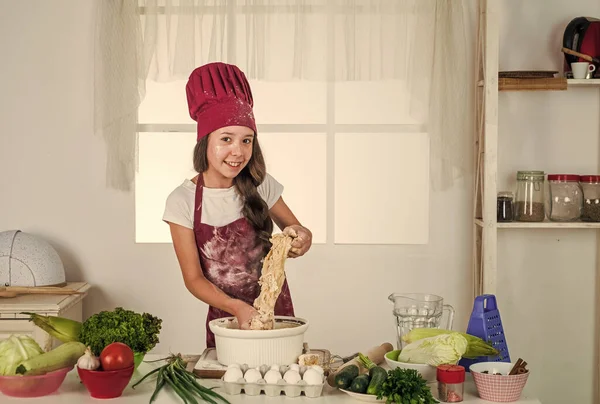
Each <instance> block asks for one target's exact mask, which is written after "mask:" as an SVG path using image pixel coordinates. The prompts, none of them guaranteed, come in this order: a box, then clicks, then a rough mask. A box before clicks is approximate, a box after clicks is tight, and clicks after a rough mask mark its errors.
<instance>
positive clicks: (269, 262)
mask: <svg viewBox="0 0 600 404" xmlns="http://www.w3.org/2000/svg"><path fill="white" fill-rule="evenodd" d="M292 240H293V238H292V237H290V236H288V235H286V234H283V233H279V234H276V235H274V236H273V237H272V238H271V243H272V246H271V250H270V251H269V253H268V254H267V256H266V257H265V260H264V262H263V267H262V273H261V275H260V279H259V280H258V284H259V285H260V295H258V297H257V298H256V299H255V300H254V308H255V309H256V310H257V311H258V315H256V316H254V317H253V318H252V321H251V322H250V329H251V330H272V329H273V325H274V322H275V302H277V298H278V297H279V294H280V293H281V287H282V286H283V281H284V280H285V268H284V266H285V260H286V258H287V256H288V252H289V251H290V248H292Z"/></svg>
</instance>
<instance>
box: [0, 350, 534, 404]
mask: <svg viewBox="0 0 600 404" xmlns="http://www.w3.org/2000/svg"><path fill="white" fill-rule="evenodd" d="M164 356H165V355H156V354H153V355H147V356H146V358H145V360H147V361H152V360H155V359H160V358H163V357H164ZM162 364H164V362H155V363H142V364H141V365H140V367H139V368H138V369H137V371H136V372H135V373H134V374H133V377H132V380H131V382H130V386H131V384H133V383H135V382H136V381H137V380H139V379H140V378H142V377H143V376H144V375H145V374H146V373H147V372H148V371H150V370H152V369H154V368H156V367H158V366H160V365H162ZM190 365H191V366H192V368H193V364H190ZM200 382H201V384H202V385H203V386H206V387H213V386H219V385H220V384H221V382H220V381H219V380H208V379H206V380H200ZM155 384H156V383H155V379H154V378H153V376H150V377H149V378H148V379H146V381H144V382H143V383H142V384H140V385H138V386H137V387H136V388H135V389H132V388H131V387H130V386H128V387H127V388H126V389H125V391H124V392H123V395H122V396H121V397H119V398H116V399H112V400H108V401H107V400H98V399H94V398H92V397H90V395H89V393H88V392H87V390H86V388H85V386H83V384H81V382H80V381H79V376H78V374H77V370H76V369H73V370H72V371H71V372H69V374H68V375H67V378H66V379H65V381H64V383H63V384H62V386H61V387H60V388H59V389H58V391H56V392H55V393H54V394H51V395H49V396H45V397H39V398H35V399H31V400H27V399H22V398H16V397H8V396H4V395H2V399H1V400H0V401H1V402H2V404H4V403H23V402H33V401H35V403H36V404H59V403H61V402H66V403H78V404H79V403H82V404H83V403H95V404H98V403H101V402H103V401H104V402H107V403H108V402H117V403H119V404H121V403H122V404H148V403H149V401H150V396H151V395H152V392H153V391H154V386H155ZM433 390H434V391H433V393H434V396H436V397H437V391H436V390H437V389H433ZM216 391H217V392H218V393H219V394H221V395H222V396H223V397H225V398H226V399H227V400H229V401H230V402H231V403H232V404H235V403H261V404H276V403H311V404H322V403H328V404H329V403H331V404H350V403H354V404H357V403H360V402H361V401H357V400H356V399H354V398H352V397H350V396H349V395H347V394H345V393H343V392H341V391H339V390H337V389H333V388H331V387H330V386H329V385H327V384H326V385H325V388H324V389H323V395H322V396H321V397H318V398H308V397H304V396H300V397H296V398H287V397H286V396H285V395H281V396H278V397H267V396H266V395H265V394H261V395H259V396H246V395H244V394H240V395H228V394H226V393H225V392H224V390H223V389H222V388H217V389H216ZM154 402H155V403H158V404H183V401H182V400H181V399H180V398H179V397H178V396H177V395H175V394H174V393H173V392H171V391H170V389H168V388H164V389H163V390H162V391H161V393H159V395H158V397H157V399H156V401H154ZM198 402H199V403H200V402H201V401H198ZM463 402H464V403H472V404H477V403H479V404H489V403H490V402H489V401H485V400H481V399H479V398H478V396H477V391H476V389H475V385H474V384H473V382H472V381H468V382H467V383H466V384H465V398H464V401H463ZM515 404H541V402H540V401H539V400H537V399H533V398H525V397H523V398H522V399H521V400H519V401H516V402H515Z"/></svg>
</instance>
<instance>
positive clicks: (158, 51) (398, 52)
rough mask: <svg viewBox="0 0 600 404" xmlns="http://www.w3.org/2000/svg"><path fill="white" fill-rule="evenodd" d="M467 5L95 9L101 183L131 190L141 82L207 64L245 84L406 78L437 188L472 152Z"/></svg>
mask: <svg viewBox="0 0 600 404" xmlns="http://www.w3.org/2000/svg"><path fill="white" fill-rule="evenodd" d="M468 1H469V0H138V4H137V5H136V4H134V3H135V2H134V1H133V0H103V1H99V2H98V3H99V10H98V16H99V17H98V22H99V23H98V29H97V50H96V55H97V57H98V60H97V65H98V66H99V70H98V74H97V75H96V83H95V86H96V89H97V90H98V91H97V93H96V118H97V119H96V122H97V129H98V130H101V131H102V132H103V134H104V137H105V139H106V141H107V153H108V155H109V158H108V160H107V161H108V166H107V180H108V184H109V186H111V187H114V188H118V189H125V190H126V189H129V188H130V186H131V184H132V181H133V177H134V171H133V169H132V168H133V167H134V166H135V165H134V162H135V161H136V156H135V153H136V151H135V144H136V133H135V132H136V131H135V124H136V121H135V118H136V113H137V106H138V105H139V103H140V102H141V100H142V99H143V94H144V83H145V80H146V79H151V80H156V81H168V80H173V79H187V77H188V76H189V74H190V73H191V71H192V70H193V69H194V68H196V67H198V66H200V65H202V64H204V63H207V62H211V61H223V62H228V63H233V64H236V65H238V66H239V67H240V68H241V69H242V70H243V71H244V72H245V73H246V74H247V76H248V77H249V78H250V79H261V80H272V81H276V80H285V81H289V80H299V79H302V80H335V81H345V80H386V79H398V80H402V81H404V82H405V83H406V85H407V90H408V91H409V93H410V99H411V114H412V116H413V117H414V118H416V119H418V120H419V121H421V122H423V123H424V124H426V125H427V128H428V132H429V134H430V137H431V152H432V159H431V160H432V167H431V168H432V176H431V178H432V182H433V184H434V187H436V188H441V189H445V188H447V187H449V186H451V185H452V184H453V182H454V180H455V179H456V178H457V177H459V176H462V175H463V174H464V173H465V172H466V171H467V170H469V169H470V167H466V166H465V162H468V161H469V159H468V158H466V157H467V156H469V155H470V154H471V150H472V149H471V140H472V135H473V129H472V124H473V122H474V118H473V112H472V109H473V108H472V98H473V95H474V94H473V93H474V90H473V86H474V84H475V80H474V75H473V67H474V65H475V62H474V60H473V56H472V54H473V52H472V49H471V48H472V44H471V39H472V38H475V33H474V30H473V29H472V28H470V25H469V24H468V22H467V21H466V20H465V16H466V15H467V13H468V7H466V3H467V2H468ZM467 164H468V163H467Z"/></svg>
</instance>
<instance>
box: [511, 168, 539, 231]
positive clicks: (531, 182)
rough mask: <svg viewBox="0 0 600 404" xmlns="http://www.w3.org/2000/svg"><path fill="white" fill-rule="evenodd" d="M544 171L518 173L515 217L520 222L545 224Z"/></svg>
mask: <svg viewBox="0 0 600 404" xmlns="http://www.w3.org/2000/svg"><path fill="white" fill-rule="evenodd" d="M544 177H545V174H544V172H543V171H518V172H517V192H516V194H515V204H514V209H515V212H514V215H515V220H517V221H520V222H543V221H544V218H545V213H544V212H545V210H544Z"/></svg>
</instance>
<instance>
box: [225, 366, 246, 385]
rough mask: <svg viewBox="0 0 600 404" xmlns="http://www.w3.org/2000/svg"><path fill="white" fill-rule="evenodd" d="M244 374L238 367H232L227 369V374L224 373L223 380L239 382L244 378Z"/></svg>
mask: <svg viewBox="0 0 600 404" xmlns="http://www.w3.org/2000/svg"><path fill="white" fill-rule="evenodd" d="M243 378H244V375H243V374H242V371H241V370H240V369H238V368H236V367H232V368H229V369H227V371H226V372H225V375H223V380H225V381H226V382H229V383H232V382H237V381H238V380H239V379H243Z"/></svg>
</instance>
